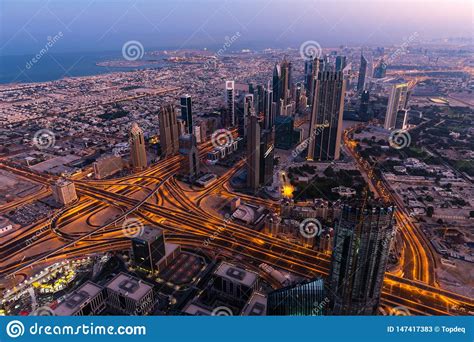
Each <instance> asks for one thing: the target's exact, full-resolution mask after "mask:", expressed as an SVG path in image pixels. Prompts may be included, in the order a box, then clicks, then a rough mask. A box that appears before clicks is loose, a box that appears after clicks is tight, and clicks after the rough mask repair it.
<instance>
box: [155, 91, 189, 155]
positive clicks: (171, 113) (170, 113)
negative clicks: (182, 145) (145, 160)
mask: <svg viewBox="0 0 474 342" xmlns="http://www.w3.org/2000/svg"><path fill="white" fill-rule="evenodd" d="M182 100H183V98H181V102H182ZM189 100H190V101H191V98H189ZM181 111H182V106H181ZM159 117H160V143H161V155H162V156H163V157H167V156H171V155H174V154H176V153H178V150H179V125H178V120H177V118H176V112H175V110H174V106H173V105H172V104H168V105H164V106H163V107H161V110H160V114H159ZM183 121H185V120H183Z"/></svg>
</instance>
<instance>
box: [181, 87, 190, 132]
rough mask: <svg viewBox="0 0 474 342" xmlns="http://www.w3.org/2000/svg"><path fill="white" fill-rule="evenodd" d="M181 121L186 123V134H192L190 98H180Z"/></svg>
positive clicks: (186, 96)
mask: <svg viewBox="0 0 474 342" xmlns="http://www.w3.org/2000/svg"><path fill="white" fill-rule="evenodd" d="M181 119H183V120H184V122H185V123H186V133H188V134H193V111H192V101H191V96H189V95H184V96H181Z"/></svg>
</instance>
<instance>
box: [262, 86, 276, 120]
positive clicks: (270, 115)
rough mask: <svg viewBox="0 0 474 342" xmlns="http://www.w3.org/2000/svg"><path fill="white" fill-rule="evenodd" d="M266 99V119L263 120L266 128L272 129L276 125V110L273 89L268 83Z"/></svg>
mask: <svg viewBox="0 0 474 342" xmlns="http://www.w3.org/2000/svg"><path fill="white" fill-rule="evenodd" d="M264 96H265V99H264V103H263V113H264V120H263V127H264V128H265V129H271V128H272V127H273V126H274V125H275V112H274V110H273V109H274V107H273V106H272V104H273V91H272V90H271V89H270V84H268V86H267V88H266V89H265V94H264Z"/></svg>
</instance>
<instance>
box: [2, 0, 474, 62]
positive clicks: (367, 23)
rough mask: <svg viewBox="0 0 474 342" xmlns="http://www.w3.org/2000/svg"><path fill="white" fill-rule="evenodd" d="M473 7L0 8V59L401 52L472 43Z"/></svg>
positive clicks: (159, 1) (350, 1) (21, 4)
mask: <svg viewBox="0 0 474 342" xmlns="http://www.w3.org/2000/svg"><path fill="white" fill-rule="evenodd" d="M472 6H473V5H472V1H469V0H412V1H410V0H393V1H387V0H362V1H358V0H322V1H320V0H313V1H307V0H238V1H230V0H229V1H225V0H221V1H218V0H0V55H16V54H35V53H38V51H40V50H41V49H42V48H43V47H44V46H45V44H47V43H48V39H49V41H51V40H52V39H53V38H54V37H55V36H56V38H57V35H58V34H59V33H60V32H61V36H60V37H59V38H58V39H55V42H54V46H53V47H51V49H54V51H55V52H87V51H91V52H94V51H120V50H121V48H122V46H123V44H124V43H125V42H127V41H130V40H136V41H139V42H140V43H141V44H142V45H143V46H144V48H145V50H153V49H176V48H209V49H213V50H216V49H219V48H221V47H222V46H223V45H224V44H225V42H226V38H227V39H229V38H231V37H232V36H234V35H237V34H238V39H236V41H235V42H234V45H233V46H234V47H235V48H236V49H240V48H257V49H261V48H266V47H298V46H300V44H301V43H302V42H304V41H307V40H315V41H317V42H318V43H319V44H320V45H321V46H322V47H323V48H324V47H336V46H340V45H349V46H356V45H357V46H360V45H400V44H402V43H403V42H404V41H405V40H406V39H407V38H408V37H410V36H412V35H413V34H416V35H417V36H418V37H419V38H420V40H430V39H433V38H447V37H461V36H462V37H472V30H473V22H472V13H473V8H472Z"/></svg>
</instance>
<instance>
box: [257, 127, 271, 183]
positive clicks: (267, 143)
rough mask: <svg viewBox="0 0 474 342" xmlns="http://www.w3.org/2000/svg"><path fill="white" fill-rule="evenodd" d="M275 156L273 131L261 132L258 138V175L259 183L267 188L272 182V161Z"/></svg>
mask: <svg viewBox="0 0 474 342" xmlns="http://www.w3.org/2000/svg"><path fill="white" fill-rule="evenodd" d="M274 154H275V131H274V130H273V129H271V130H266V129H264V130H262V133H261V137H260V175H259V183H260V185H263V186H268V185H270V184H271V183H272V181H273V160H274Z"/></svg>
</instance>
